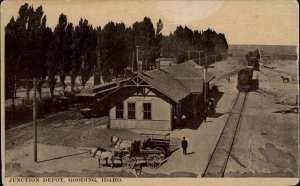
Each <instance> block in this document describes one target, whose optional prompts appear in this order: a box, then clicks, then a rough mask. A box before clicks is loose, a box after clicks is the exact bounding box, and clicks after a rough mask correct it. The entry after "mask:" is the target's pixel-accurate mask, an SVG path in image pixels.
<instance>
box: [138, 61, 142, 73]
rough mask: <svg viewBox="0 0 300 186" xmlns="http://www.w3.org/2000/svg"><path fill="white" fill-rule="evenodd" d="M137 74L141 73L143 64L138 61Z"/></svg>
mask: <svg viewBox="0 0 300 186" xmlns="http://www.w3.org/2000/svg"><path fill="white" fill-rule="evenodd" d="M137 72H138V73H143V62H142V61H138V64H137Z"/></svg>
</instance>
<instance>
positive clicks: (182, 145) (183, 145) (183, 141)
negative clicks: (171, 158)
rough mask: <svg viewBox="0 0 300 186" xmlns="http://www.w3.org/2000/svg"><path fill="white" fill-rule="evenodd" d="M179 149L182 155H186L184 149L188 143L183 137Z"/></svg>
mask: <svg viewBox="0 0 300 186" xmlns="http://www.w3.org/2000/svg"><path fill="white" fill-rule="evenodd" d="M181 147H182V150H183V154H184V155H186V149H187V147H188V142H187V141H186V140H185V137H183V140H182V142H181Z"/></svg>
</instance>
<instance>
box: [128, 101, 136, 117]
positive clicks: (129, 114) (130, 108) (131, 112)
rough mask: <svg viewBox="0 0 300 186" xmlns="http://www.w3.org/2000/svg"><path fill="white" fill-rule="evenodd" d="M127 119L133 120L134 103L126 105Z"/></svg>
mask: <svg viewBox="0 0 300 186" xmlns="http://www.w3.org/2000/svg"><path fill="white" fill-rule="evenodd" d="M128 119H135V103H128Z"/></svg>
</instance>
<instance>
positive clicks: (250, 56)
mask: <svg viewBox="0 0 300 186" xmlns="http://www.w3.org/2000/svg"><path fill="white" fill-rule="evenodd" d="M245 58H246V60H247V64H248V66H252V67H253V70H257V71H260V68H259V62H260V58H261V54H260V51H259V50H258V49H256V50H254V51H249V52H248V53H247V54H246V55H245Z"/></svg>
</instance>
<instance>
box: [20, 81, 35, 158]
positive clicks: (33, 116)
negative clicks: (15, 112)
mask: <svg viewBox="0 0 300 186" xmlns="http://www.w3.org/2000/svg"><path fill="white" fill-rule="evenodd" d="M21 81H23V82H32V81H33V115H32V119H33V126H34V131H33V161H34V162H37V121H36V86H37V80H36V78H33V79H22V80H21Z"/></svg>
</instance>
